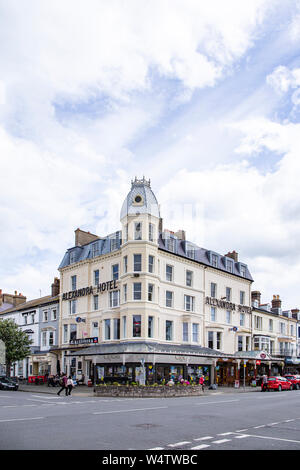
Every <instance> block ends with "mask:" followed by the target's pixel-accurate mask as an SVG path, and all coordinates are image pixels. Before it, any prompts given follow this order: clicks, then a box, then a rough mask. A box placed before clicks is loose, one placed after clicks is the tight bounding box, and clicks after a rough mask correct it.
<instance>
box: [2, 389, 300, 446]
mask: <svg viewBox="0 0 300 470" xmlns="http://www.w3.org/2000/svg"><path fill="white" fill-rule="evenodd" d="M299 404H300V391H297V390H293V391H285V392H280V393H279V392H266V393H261V392H255V393H253V392H252V393H250V392H249V393H248V392H245V393H235V392H234V391H232V392H226V393H222V392H217V393H215V394H214V395H209V396H200V397H184V398H170V399H168V398H164V399H160V398H144V399H135V398H128V399H125V398H120V399H118V398H100V397H76V396H72V397H65V396H59V397H58V396H57V395H50V394H49V395H47V394H42V393H34V392H32V393H25V392H21V391H18V392H6V391H0V430H1V431H0V449H1V450H16V449H18V450H118V449H119V450H139V449H141V450H149V451H150V450H169V451H170V450H181V451H182V450H185V451H200V450H300V407H299Z"/></svg>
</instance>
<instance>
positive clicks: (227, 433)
mask: <svg viewBox="0 0 300 470" xmlns="http://www.w3.org/2000/svg"><path fill="white" fill-rule="evenodd" d="M229 434H234V433H233V432H222V433H221V434H217V436H229Z"/></svg>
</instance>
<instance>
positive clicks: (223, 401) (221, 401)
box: [195, 400, 240, 406]
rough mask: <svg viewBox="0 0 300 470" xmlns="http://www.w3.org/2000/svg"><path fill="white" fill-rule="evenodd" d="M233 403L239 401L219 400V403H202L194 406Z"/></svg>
mask: <svg viewBox="0 0 300 470" xmlns="http://www.w3.org/2000/svg"><path fill="white" fill-rule="evenodd" d="M234 401H240V400H220V401H204V402H203V403H197V404H196V405H195V406H199V405H214V404H216V403H217V404H218V403H232V402H234Z"/></svg>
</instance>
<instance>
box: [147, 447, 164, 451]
mask: <svg viewBox="0 0 300 470" xmlns="http://www.w3.org/2000/svg"><path fill="white" fill-rule="evenodd" d="M163 449H164V448H163V447H152V449H148V450H163Z"/></svg>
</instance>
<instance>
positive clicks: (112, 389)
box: [94, 385, 203, 398]
mask: <svg viewBox="0 0 300 470" xmlns="http://www.w3.org/2000/svg"><path fill="white" fill-rule="evenodd" d="M94 393H95V396H96V397H133V398H149V397H151V398H155V397H157V398H160V397H185V396H194V395H203V391H202V387H201V386H199V385H173V386H171V387H170V386H168V385H157V386H152V387H151V386H144V387H143V386H140V385H119V386H118V385H98V386H96V387H94Z"/></svg>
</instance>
